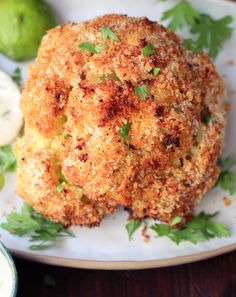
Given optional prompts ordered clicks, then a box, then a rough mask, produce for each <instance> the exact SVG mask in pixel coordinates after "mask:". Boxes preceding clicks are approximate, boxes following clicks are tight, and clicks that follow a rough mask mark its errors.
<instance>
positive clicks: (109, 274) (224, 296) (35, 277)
mask: <svg viewBox="0 0 236 297" xmlns="http://www.w3.org/2000/svg"><path fill="white" fill-rule="evenodd" d="M16 266H17V270H18V275H19V290H18V295H17V296H18V297H77V296H78V297H131V296H132V297H235V296H236V251H235V252H232V253H229V254H226V255H223V256H219V257H216V258H213V259H209V260H205V261H201V262H196V263H192V264H186V265H181V266H176V267H168V268H159V269H149V270H133V271H127V270H122V271H98V270H83V269H72V268H63V267H55V266H48V265H42V264H36V263H33V262H25V261H22V260H18V259H16ZM47 279H49V280H51V281H49V282H48V281H47ZM52 280H53V281H52ZM53 282H55V283H54V284H53ZM1 297H4V296H1Z"/></svg>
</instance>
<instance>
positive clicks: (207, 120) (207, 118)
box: [202, 114, 212, 124]
mask: <svg viewBox="0 0 236 297" xmlns="http://www.w3.org/2000/svg"><path fill="white" fill-rule="evenodd" d="M211 119H212V115H211V114H206V115H205V116H204V117H203V119H202V120H203V122H204V123H205V124H209V123H210V121H211Z"/></svg>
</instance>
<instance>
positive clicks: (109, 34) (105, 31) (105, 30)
mask: <svg viewBox="0 0 236 297" xmlns="http://www.w3.org/2000/svg"><path fill="white" fill-rule="evenodd" d="M100 32H101V35H102V38H103V39H108V38H110V39H111V40H112V41H118V40H119V38H118V36H117V35H116V34H115V33H114V32H112V30H111V29H110V28H108V27H103V28H101V29H100Z"/></svg>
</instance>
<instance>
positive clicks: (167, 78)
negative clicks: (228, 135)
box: [15, 14, 225, 226]
mask: <svg viewBox="0 0 236 297" xmlns="http://www.w3.org/2000/svg"><path fill="white" fill-rule="evenodd" d="M102 27H108V28H110V29H111V30H112V32H114V33H115V34H116V35H117V36H118V38H119V40H118V41H112V40H109V39H107V40H104V39H103V38H102V35H101V33H100V29H101V28H102ZM88 41H89V42H91V43H93V44H94V45H97V44H106V49H104V50H103V51H101V52H99V53H96V54H91V53H89V52H88V51H86V50H84V51H82V50H79V49H78V45H79V44H80V43H81V42H88ZM148 44H152V45H153V46H154V48H155V53H154V54H152V55H149V56H144V55H142V51H141V50H142V48H143V47H145V46H146V45H148ZM155 67H158V68H160V72H159V73H158V75H156V76H155V75H154V74H153V69H154V68H155ZM136 86H146V87H147V89H148V97H147V98H146V99H142V98H141V97H140V96H139V95H137V94H135V87H136ZM224 94H225V85H224V82H223V80H222V78H221V77H220V75H219V74H218V72H217V70H216V69H215V67H214V65H213V64H212V62H211V60H210V59H209V58H208V56H207V55H206V54H204V53H201V54H195V53H193V52H191V51H189V50H187V49H185V48H184V47H183V45H182V38H180V37H178V36H177V35H175V34H174V33H172V32H170V31H169V30H167V29H166V28H164V27H163V26H161V25H159V24H157V23H154V22H151V21H149V20H148V19H147V18H130V17H127V16H124V15H115V14H111V15H106V16H103V17H98V18H95V19H93V20H90V21H87V22H83V23H79V24H74V23H73V24H72V23H68V24H65V25H62V26H59V27H56V28H55V29H52V30H50V31H49V32H48V34H47V35H46V36H45V37H44V38H43V41H42V44H41V46H40V49H39V53H38V58H37V61H36V65H32V66H31V67H30V74H29V78H28V79H27V82H26V87H25V89H24V91H23V95H22V101H21V107H22V110H23V113H24V116H25V123H26V125H25V134H24V136H23V137H22V138H21V139H19V140H18V142H17V144H16V147H15V151H16V154H17V160H18V171H17V191H18V193H19V195H20V196H21V197H22V198H23V199H25V200H26V201H27V202H28V203H29V204H30V205H32V206H33V207H34V208H35V209H36V210H37V211H38V212H40V213H41V214H43V215H44V216H46V217H48V218H50V219H52V220H53V221H57V222H61V223H63V224H64V225H67V226H68V225H71V224H80V225H86V226H93V225H98V224H99V223H100V222H101V220H102V219H103V217H104V216H105V215H106V214H107V213H110V212H114V211H115V209H116V207H117V206H118V205H123V206H124V207H125V208H126V209H128V210H129V211H130V213H131V215H132V216H133V217H134V218H138V219H142V218H145V217H151V218H155V219H160V220H162V221H165V222H167V223H168V222H170V221H171V220H172V218H173V217H175V216H177V215H178V216H186V215H188V214H190V213H191V212H192V210H193V207H194V206H195V205H196V204H197V203H198V202H199V201H200V200H201V198H202V196H203V195H204V194H205V193H206V192H207V190H209V189H210V188H211V187H212V186H214V184H215V182H216V180H217V178H218V175H219V168H218V166H217V159H218V157H219V156H220V154H221V150H222V146H223V137H224V129H225V110H224V108H223V100H222V99H223V97H224ZM207 115H210V121H209V122H208V123H206V122H204V117H205V116H207ZM127 123H131V127H130V130H129V132H128V135H127V136H128V137H127V139H124V138H121V137H120V135H119V133H120V131H121V127H122V125H124V124H127ZM61 177H65V178H66V180H67V183H63V184H62V186H63V191H62V192H61V193H58V192H57V190H56V186H57V184H58V181H59V179H60V178H61Z"/></svg>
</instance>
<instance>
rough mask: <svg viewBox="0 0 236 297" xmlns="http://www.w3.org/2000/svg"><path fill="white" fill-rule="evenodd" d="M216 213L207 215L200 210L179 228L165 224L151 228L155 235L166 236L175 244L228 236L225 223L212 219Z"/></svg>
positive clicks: (154, 225)
mask: <svg viewBox="0 0 236 297" xmlns="http://www.w3.org/2000/svg"><path fill="white" fill-rule="evenodd" d="M216 214H217V213H216ZM216 214H213V215H209V214H205V213H203V212H201V213H200V214H199V215H198V216H196V217H195V218H193V220H192V221H191V222H188V223H186V224H185V225H184V226H182V227H181V228H179V229H172V228H171V227H170V226H168V225H165V224H153V225H152V226H151V229H152V230H154V231H155V232H156V233H157V236H167V237H168V238H169V239H171V240H172V241H173V242H175V243H176V244H179V243H181V242H182V241H189V242H192V243H193V244H196V243H198V242H202V241H205V240H210V239H212V238H214V237H227V236H229V230H228V228H227V227H226V225H224V224H221V223H218V222H216V221H214V220H213V218H214V217H215V216H216Z"/></svg>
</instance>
